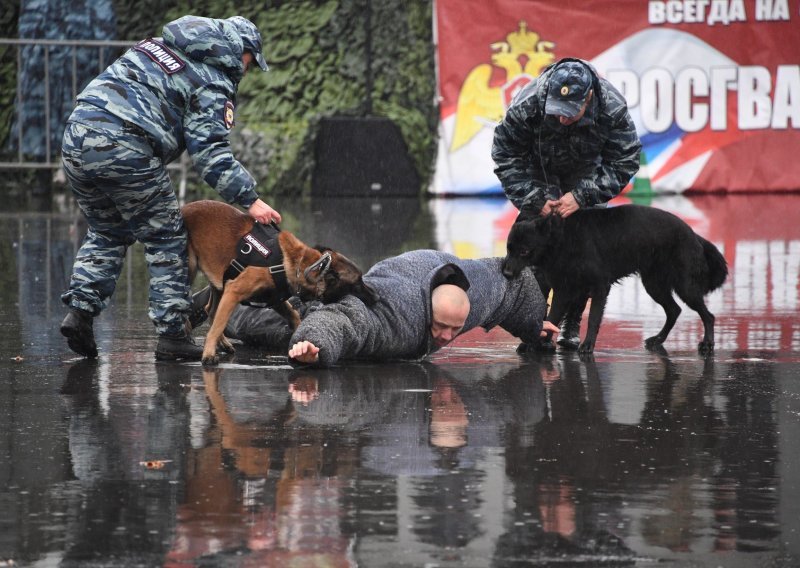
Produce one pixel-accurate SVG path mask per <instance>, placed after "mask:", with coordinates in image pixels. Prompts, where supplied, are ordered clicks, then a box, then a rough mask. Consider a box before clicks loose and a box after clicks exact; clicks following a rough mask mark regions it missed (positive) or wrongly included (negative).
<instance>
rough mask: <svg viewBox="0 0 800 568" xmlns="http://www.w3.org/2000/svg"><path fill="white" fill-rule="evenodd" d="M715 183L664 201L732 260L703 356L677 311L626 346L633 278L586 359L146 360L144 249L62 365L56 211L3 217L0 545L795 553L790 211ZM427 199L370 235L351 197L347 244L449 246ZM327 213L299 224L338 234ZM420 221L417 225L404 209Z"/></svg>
mask: <svg viewBox="0 0 800 568" xmlns="http://www.w3.org/2000/svg"><path fill="white" fill-rule="evenodd" d="M719 199H720V200H719V201H712V200H706V199H700V200H691V201H689V204H690V205H691V207H686V206H685V204H684V210H685V211H689V214H688V215H689V216H688V218H690V219H693V220H694V222H695V226H696V227H700V228H703V229H704V230H705V231H706V234H707V235H709V236H710V238H711V239H712V240H713V241H714V242H715V243H718V244H719V245H720V246H722V247H723V248H724V249H725V251H726V253H725V254H726V257H727V258H728V260H729V262H730V263H731V280H730V287H725V288H724V289H723V290H722V291H721V292H720V293H719V295H717V296H714V297H713V298H712V299H711V300H710V301H709V304H710V306H711V309H712V311H713V312H714V313H715V314H716V315H717V318H718V319H717V321H718V323H719V327H718V349H717V352H716V354H715V355H714V356H713V357H711V358H706V359H704V358H702V357H700V356H698V355H697V353H696V351H695V349H696V342H697V341H698V338H699V336H700V325H699V321H698V318H697V317H696V316H695V314H693V313H692V312H691V311H690V310H684V312H683V314H682V315H681V318H680V319H679V322H678V325H677V326H676V329H675V331H674V332H673V333H674V337H670V340H669V341H668V343H667V345H666V351H665V352H664V353H662V354H657V353H651V352H647V351H645V350H644V349H643V348H642V342H643V338H644V337H646V336H647V335H648V334H649V333H652V331H653V330H654V329H655V330H657V329H658V328H659V327H660V325H661V318H662V316H661V314H660V313H658V311H657V310H656V309H655V308H652V306H649V305H648V303H647V302H648V299H647V298H646V297H642V296H641V295H640V291H638V289H637V281H636V280H634V279H631V280H630V281H629V282H630V283H627V282H628V281H626V283H623V285H621V286H619V287H617V288H616V289H615V292H614V294H617V295H616V296H615V297H614V299H613V300H611V301H610V302H609V309H608V314H607V321H605V322H604V325H603V328H602V330H601V335H600V340H599V342H598V349H597V353H596V354H595V356H594V357H593V358H584V359H581V358H580V357H578V356H577V355H576V354H574V353H569V352H567V353H565V352H560V351H559V352H556V353H554V354H546V355H526V356H520V355H518V354H517V353H516V352H515V348H516V344H517V342H516V341H515V340H514V339H513V338H512V337H510V336H508V335H507V334H505V333H504V332H502V331H501V330H493V331H492V332H490V333H484V332H483V331H481V330H478V331H474V332H472V333H470V334H468V335H467V336H465V337H463V338H461V339H460V340H459V341H458V342H457V343H456V344H455V345H453V346H452V347H449V348H447V349H445V350H443V351H442V352H440V353H439V354H437V355H435V356H434V357H432V358H431V360H430V361H428V362H424V363H400V362H394V363H386V364H345V365H342V366H341V367H338V368H334V369H327V370H308V369H298V368H293V367H292V366H291V365H289V364H288V361H287V360H286V358H285V356H284V355H283V354H280V353H264V352H261V351H260V350H258V349H252V348H241V349H240V350H239V352H238V353H237V355H236V356H235V357H234V358H233V359H231V360H229V361H225V362H224V363H223V364H222V365H220V366H219V367H218V368H215V369H212V370H210V369H205V368H203V367H202V366H201V365H198V364H163V363H156V362H155V361H154V360H153V349H154V347H155V337H154V335H153V331H152V325H151V324H150V323H149V322H148V320H147V316H146V297H145V294H146V277H144V275H143V274H144V265H143V263H142V260H141V258H138V260H137V259H136V258H133V259H131V260H130V261H129V262H128V263H126V267H125V273H124V277H123V279H122V280H121V281H120V285H119V287H118V290H117V294H116V297H115V301H114V305H113V307H112V308H111V309H110V310H109V311H108V312H107V313H105V314H104V315H103V316H102V317H101V318H100V319H98V320H97V322H96V329H97V330H98V339H99V341H98V343H99V345H100V350H101V353H102V355H101V358H100V359H99V360H98V361H94V362H89V361H84V360H80V359H77V358H75V357H74V356H73V355H72V354H71V353H70V352H69V351H68V350H67V349H66V346H65V345H64V342H63V338H62V337H61V336H60V335H59V334H58V332H57V325H58V322H59V321H60V319H61V317H63V311H62V308H61V306H60V304H59V302H58V295H59V293H60V292H61V290H62V289H63V287H64V286H65V285H66V278H67V276H68V274H69V267H70V265H71V262H72V256H73V255H74V250H75V247H76V246H77V245H76V243H77V239H78V236H77V234H76V231H77V229H76V224H75V223H74V220H73V219H71V218H70V217H69V216H68V215H27V216H26V215H24V214H23V215H17V216H14V217H5V218H4V221H3V225H2V229H0V267H2V270H0V282H2V285H0V300H2V302H0V373H1V374H2V377H3V380H2V381H0V432H2V433H3V434H2V436H0V535H2V536H0V565H2V563H3V562H6V563H7V562H9V561H13V562H15V563H16V564H17V565H28V564H43V563H53V564H54V563H62V564H66V565H83V564H87V563H96V564H113V565H134V564H135V565H162V564H203V563H206V564H212V565H216V564H224V565H240V564H248V565H252V564H255V565H275V566H283V565H291V564H292V563H294V564H310V565H336V566H355V565H363V566H389V565H392V566H397V565H404V566H424V565H428V566H510V565H550V564H557V563H560V564H570V565H585V566H598V565H608V566H618V565H639V566H650V565H652V564H654V563H657V562H668V563H670V565H676V566H687V565H691V566H717V565H725V566H756V565H770V566H796V565H798V563H800V506H798V503H800V481H799V480H800V453H798V452H797V440H798V439H800V379H798V377H800V357H798V352H800V349H799V348H798V343H799V342H800V327H799V326H800V324H799V323H798V322H797V321H796V320H797V317H796V310H797V301H798V297H797V294H798V292H797V287H796V282H797V268H798V266H799V265H800V258H798V255H800V247H798V245H797V243H798V242H800V234H798V233H800V229H798V228H796V227H795V228H786V227H783V229H780V228H777V229H776V228H775V227H774V226H771V225H770V224H758V223H742V222H732V221H736V218H738V217H736V216H737V215H741V214H743V213H741V214H740V213H739V211H740V210H742V209H744V210H745V211H746V209H747V203H746V202H744V201H742V200H738V201H736V200H733V201H728V200H726V199H722V198H719ZM758 199H759V200H763V199H764V197H763V196H759V198H758ZM789 201H791V203H789ZM789 201H787V202H785V203H784V204H783V205H781V207H782V208H783V209H784V210H795V209H796V205H798V204H800V203H796V201H797V199H794V200H791V199H790V200H789ZM481 203H484V201H480V200H479V201H478V202H477V207H473V209H475V208H477V209H478V210H480V207H482V206H481V205H480V204H481ZM487 203H488V205H486V206H485V207H486V209H485V211H489V212H491V211H494V210H495V209H497V210H498V211H500V210H501V209H500V208H498V206H497V205H496V202H495V201H492V200H489V201H488V202H487ZM473 205H476V204H475V203H473ZM315 207H316V206H312V207H311V210H309V211H305V212H304V211H300V212H299V213H297V214H296V215H295V216H294V217H295V218H297V219H299V220H301V221H302V222H308V223H310V220H318V219H320V216H319V215H316V213H314V210H315V209H314V208H315ZM326 207H327V205H326ZM358 207H360V206H358ZM447 207H450V206H449V205H447V204H441V203H438V204H436V205H435V206H434V205H431V206H430V207H428V206H427V205H425V204H422V205H420V204H419V203H416V202H415V203H414V204H413V205H406V206H400V209H399V210H397V211H401V213H402V215H401V216H402V220H403V223H404V225H403V227H400V226H397V227H395V225H391V226H392V227H395V229H396V231H395V232H394V233H393V235H392V237H391V238H390V239H389V240H388V241H387V242H385V243H383V245H381V244H380V243H381V241H380V238H379V235H380V230H379V229H380V227H381V224H382V223H386V224H391V223H395V221H394V220H391V219H388V218H387V219H384V218H382V217H372V218H371V219H372V221H371V224H370V226H369V227H368V228H366V229H365V231H367V232H368V233H369V234H370V239H369V240H370V243H369V245H368V247H371V248H365V249H364V250H363V251H361V252H359V251H356V255H353V256H358V257H359V260H360V261H363V262H364V263H365V265H368V264H369V263H371V262H374V260H377V259H378V258H381V257H382V256H385V255H388V254H394V253H396V252H398V251H399V250H400V249H401V248H402V247H403V246H405V244H407V243H411V242H413V243H414V246H417V247H419V246H430V247H433V248H442V249H450V250H466V248H465V246H466V245H465V242H466V241H465V240H464V239H465V238H466V237H465V236H463V233H460V232H458V228H457V227H455V226H454V225H453V224H452V223H453V218H454V217H453V216H454V215H455V218H456V220H458V213H459V211H461V210H462V208H461V207H460V205H459V206H458V207H456V206H455V205H452V209H451V210H448V211H447V213H448V215H446V216H445V215H442V216H437V215H439V214H440V212H441V210H443V208H447ZM792 207H794V208H795V209H791V208H792ZM351 209H352V207H351ZM464 209H466V208H464ZM330 210H331V211H333V213H331V215H330V216H326V217H325V218H324V220H322V221H321V222H320V224H318V225H303V227H306V226H308V227H309V229H308V231H309V232H310V233H315V235H314V236H315V237H316V238H317V239H318V240H319V241H320V242H326V243H330V244H331V246H334V247H342V243H339V242H334V240H335V239H334V238H325V237H335V235H336V232H335V231H334V230H333V228H335V227H337V226H338V225H337V223H342V222H343V221H342V219H343V217H341V216H344V215H345V210H346V208H343V209H342V212H341V213H336V211H337V210H336V209H335V208H332V209H330ZM364 210H365V211H367V210H368V211H371V212H375V211H377V212H378V213H380V212H381V211H384V212H387V211H392V210H393V209H392V207H389V206H386V207H382V208H370V207H366V206H365V207H364ZM715 211H716V212H719V215H734V217H735V218H733V219H732V221H731V222H729V223H727V224H725V223H722V222H721V221H720V218H721V217H716V216H715V215H717V213H715ZM370 214H371V215H372V214H374V213H370ZM337 215H340V217H338V218H337ZM429 216H430V217H431V218H435V219H436V231H435V232H434V230H433V225H430V226H429V233H428V235H429V236H428V237H427V238H429V241H428V242H423V241H424V240H425V239H422V240H421V239H420V237H419V231H420V229H419V225H418V226H417V231H418V232H417V233H416V234H414V235H410V233H408V231H407V229H405V228H404V227H405V224H408V225H410V224H413V223H412V221H413V220H415V219H416V220H417V221H419V223H422V226H423V227H424V226H425V225H424V224H425V223H432V220H431V218H429ZM501 216H502V215H501V214H500V213H497V215H496V217H497V218H500V217H501ZM345 224H346V223H345ZM698 230H700V229H698ZM737 231H740V232H738V233H737ZM492 234H493V235H494V233H492ZM44 236H46V238H44ZM373 237H374V238H373ZM351 238H352V236H351ZM476 238H477V237H476ZM491 238H495V237H494V236H492V237H491ZM312 240H314V239H313V238H312ZM376 243H378V244H376ZM345 244H347V243H345ZM384 245H385V248H380V247H381V246H384ZM473 245H474V246H473ZM473 245H471V246H472V248H473V249H474V250H486V249H488V250H490V251H496V250H497V249H498V245H497V244H496V243H494V242H489V243H488V244H486V243H484V242H482V241H481V242H478V243H477V244H476V243H473ZM481 247H483V248H481ZM342 248H344V247H342ZM758 251H766V253H767V256H766V257H760V256H758V255H759V254H760V253H759V252H758ZM734 253H735V254H734ZM490 254H492V253H491V252H490ZM726 286H727V285H726Z"/></svg>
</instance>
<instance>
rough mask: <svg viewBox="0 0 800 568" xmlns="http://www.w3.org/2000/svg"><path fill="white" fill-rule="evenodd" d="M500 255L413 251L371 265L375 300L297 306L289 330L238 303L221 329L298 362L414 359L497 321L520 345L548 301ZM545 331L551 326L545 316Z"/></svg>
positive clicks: (533, 339)
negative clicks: (507, 268)
mask: <svg viewBox="0 0 800 568" xmlns="http://www.w3.org/2000/svg"><path fill="white" fill-rule="evenodd" d="M501 262H502V259H500V258H484V259H479V260H464V259H460V258H458V257H456V256H453V255H451V254H448V253H444V252H439V251H434V250H418V251H411V252H407V253H404V254H401V255H399V256H395V257H391V258H388V259H385V260H382V261H380V262H378V263H376V264H375V265H374V266H373V267H372V268H371V269H370V270H369V271H367V273H366V274H364V282H365V283H366V284H367V285H369V286H370V287H372V289H373V290H375V291H376V292H377V293H378V295H379V296H380V299H379V300H378V302H377V303H376V304H375V305H373V306H370V307H368V306H366V305H365V304H364V303H363V302H361V300H359V299H358V298H356V297H354V296H346V297H345V298H343V299H342V300H340V301H338V302H336V303H332V304H327V305H321V304H315V305H310V306H302V307H301V310H300V311H301V314H302V317H303V321H302V323H301V324H300V326H299V327H298V328H297V330H296V331H295V332H294V333H293V334H292V333H291V331H290V330H289V327H288V326H287V325H286V323H285V321H284V320H283V319H282V318H280V316H278V314H276V313H274V312H273V311H272V310H270V309H262V308H253V307H247V306H239V307H238V308H237V310H236V311H235V312H234V314H233V316H232V317H231V319H230V321H229V322H228V327H227V328H226V329H225V335H226V336H227V337H229V338H231V339H238V340H241V341H244V342H245V343H249V344H256V345H259V346H261V347H265V348H269V349H274V350H280V349H285V348H287V347H289V346H291V347H290V348H289V357H290V358H291V359H293V360H294V361H296V362H298V363H305V364H312V365H318V366H322V367H327V366H331V365H334V364H335V363H337V362H338V361H339V360H340V359H361V360H372V361H376V360H382V361H387V360H400V359H403V360H418V359H422V358H424V357H426V356H427V355H430V354H431V353H433V352H435V351H437V350H438V349H441V348H442V347H444V346H445V345H447V344H449V343H450V342H451V341H453V340H454V339H455V338H456V337H457V336H458V335H460V334H462V333H464V332H467V331H469V330H471V329H473V328H475V327H478V326H480V327H483V328H484V329H486V330H487V331H488V330H490V329H492V328H493V327H495V326H497V325H499V326H500V327H502V328H503V329H505V330H506V331H508V332H509V333H511V334H512V335H514V336H515V337H518V338H519V339H521V340H522V342H523V345H528V344H534V343H537V342H538V341H539V339H540V336H541V335H542V326H543V319H544V316H545V311H546V303H545V300H544V297H543V296H542V293H541V291H540V289H539V286H538V284H537V283H536V279H535V278H534V276H533V273H532V272H530V270H525V271H524V272H523V273H522V275H521V276H520V278H518V279H514V280H507V279H506V278H504V277H503V274H502V273H501V271H500V264H501ZM544 325H546V326H548V327H547V328H546V329H547V330H548V331H551V332H557V331H558V329H557V328H556V327H555V326H552V325H551V324H549V322H545V323H544Z"/></svg>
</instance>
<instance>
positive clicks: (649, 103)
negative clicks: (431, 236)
mask: <svg viewBox="0 0 800 568" xmlns="http://www.w3.org/2000/svg"><path fill="white" fill-rule="evenodd" d="M435 2H436V3H435V24H434V25H435V32H436V43H437V57H438V61H437V63H438V88H439V97H440V105H441V122H440V142H439V151H438V157H437V167H436V174H435V177H434V181H433V186H432V187H431V192H433V193H435V194H472V195H475V194H492V193H502V189H501V187H500V183H499V181H498V179H497V177H496V176H495V175H494V172H493V169H494V164H493V163H492V159H491V155H490V152H491V143H492V135H493V131H494V126H495V125H496V124H497V122H498V121H500V120H501V119H502V117H503V115H504V113H505V109H506V108H507V106H508V103H509V101H510V100H511V98H512V97H513V96H514V94H515V93H516V92H517V91H518V90H519V89H520V88H521V87H522V86H523V85H525V84H526V83H528V82H529V81H531V79H532V78H534V77H536V76H537V75H538V74H539V72H540V71H541V69H542V68H543V67H544V66H546V65H548V64H549V63H552V62H554V61H557V60H559V59H561V58H563V57H580V58H582V59H585V60H587V61H589V62H591V63H592V64H593V65H594V66H595V67H596V68H597V70H598V71H599V72H600V74H601V75H602V76H604V77H605V78H607V79H608V80H609V81H611V82H612V83H613V84H614V85H615V86H616V87H617V88H619V89H620V90H621V91H622V92H623V94H624V95H625V97H626V98H627V100H628V106H629V108H630V111H631V115H632V117H633V119H634V121H635V122H636V125H637V130H638V133H639V136H640V138H641V139H642V144H643V146H644V150H643V167H642V169H641V171H640V172H639V174H637V178H636V180H635V182H636V183H635V188H636V190H637V191H643V192H651V191H652V192H656V193H658V192H670V193H673V192H674V193H680V192H684V191H687V190H696V191H703V192H719V191H725V192H747V191H789V190H797V189H800V160H798V155H799V154H800V31H798V30H800V0H668V1H664V0H651V1H625V0H616V1H613V0H594V1H593V2H585V1H577V0H562V1H560V2H553V1H549V0H435ZM631 187H634V184H632V185H629V186H628V190H630V189H631Z"/></svg>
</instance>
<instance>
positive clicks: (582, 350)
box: [578, 341, 594, 355]
mask: <svg viewBox="0 0 800 568" xmlns="http://www.w3.org/2000/svg"><path fill="white" fill-rule="evenodd" d="M592 353H594V343H593V342H592V343H590V342H588V341H584V342H583V343H581V346H580V347H578V354H579V355H591V354H592Z"/></svg>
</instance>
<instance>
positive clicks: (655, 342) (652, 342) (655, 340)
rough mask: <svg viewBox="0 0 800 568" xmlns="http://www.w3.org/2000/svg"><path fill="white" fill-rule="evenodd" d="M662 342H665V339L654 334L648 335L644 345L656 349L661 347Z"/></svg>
mask: <svg viewBox="0 0 800 568" xmlns="http://www.w3.org/2000/svg"><path fill="white" fill-rule="evenodd" d="M662 343H664V340H663V339H661V338H660V337H659V336H657V335H654V336H653V337H648V338H647V339H645V340H644V346H645V348H646V349H655V348H657V347H660V346H661V344H662Z"/></svg>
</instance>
